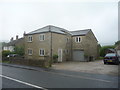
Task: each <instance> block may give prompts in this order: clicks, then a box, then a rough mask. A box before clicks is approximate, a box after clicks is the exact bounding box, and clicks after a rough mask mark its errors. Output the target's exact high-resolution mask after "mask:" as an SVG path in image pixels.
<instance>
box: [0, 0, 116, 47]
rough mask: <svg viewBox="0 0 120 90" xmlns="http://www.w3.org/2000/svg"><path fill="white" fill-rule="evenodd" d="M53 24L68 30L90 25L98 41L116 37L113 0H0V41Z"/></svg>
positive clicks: (112, 39) (108, 42)
mask: <svg viewBox="0 0 120 90" xmlns="http://www.w3.org/2000/svg"><path fill="white" fill-rule="evenodd" d="M47 25H54V26H57V27H61V28H64V29H67V30H69V31H74V30H84V29H92V31H93V33H94V34H95V36H96V38H97V40H98V43H99V44H101V45H112V44H114V43H115V42H116V41H118V1H117V0H104V1H103V0H100V1H97V0H85V1H83V0H43V1H42V0H18V1H17V0H16V1H15V0H1V1H0V41H9V40H10V39H11V37H14V39H15V37H16V35H18V36H19V37H22V36H23V33H24V31H25V32H26V33H28V32H31V31H34V30H36V29H39V28H42V27H44V26H47Z"/></svg>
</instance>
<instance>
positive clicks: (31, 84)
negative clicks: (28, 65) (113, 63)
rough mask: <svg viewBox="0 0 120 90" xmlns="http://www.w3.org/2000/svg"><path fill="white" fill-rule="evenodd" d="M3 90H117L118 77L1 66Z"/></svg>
mask: <svg viewBox="0 0 120 90" xmlns="http://www.w3.org/2000/svg"><path fill="white" fill-rule="evenodd" d="M0 77H2V79H3V82H2V86H3V88H44V89H46V88H118V77H117V76H109V75H99V74H89V73H83V72H72V71H65V70H47V71H46V70H42V69H40V71H37V70H28V69H23V68H16V67H9V66H2V75H0Z"/></svg>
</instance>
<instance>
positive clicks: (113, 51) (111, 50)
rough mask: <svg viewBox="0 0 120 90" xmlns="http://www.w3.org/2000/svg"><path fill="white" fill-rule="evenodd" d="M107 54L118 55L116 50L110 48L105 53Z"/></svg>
mask: <svg viewBox="0 0 120 90" xmlns="http://www.w3.org/2000/svg"><path fill="white" fill-rule="evenodd" d="M105 53H106V54H107V53H116V51H115V49H113V48H108V49H107V50H106V51H105Z"/></svg>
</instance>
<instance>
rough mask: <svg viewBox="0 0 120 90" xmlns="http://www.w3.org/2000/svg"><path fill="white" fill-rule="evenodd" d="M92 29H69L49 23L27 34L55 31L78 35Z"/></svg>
mask: <svg viewBox="0 0 120 90" xmlns="http://www.w3.org/2000/svg"><path fill="white" fill-rule="evenodd" d="M90 30H91V29H85V30H77V31H68V30H66V29H64V28H60V27H56V26H53V25H48V26H45V27H43V28H40V29H37V30H35V31H32V32H30V33H27V34H26V35H32V34H39V33H45V32H55V33H59V34H66V33H69V34H71V35H73V36H76V35H86V34H87V33H88V32H89V31H90Z"/></svg>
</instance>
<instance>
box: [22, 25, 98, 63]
mask: <svg viewBox="0 0 120 90" xmlns="http://www.w3.org/2000/svg"><path fill="white" fill-rule="evenodd" d="M24 39H25V58H27V59H45V58H48V59H49V60H52V57H53V56H54V55H58V62H62V61H68V60H74V61H88V60H92V59H95V58H97V56H98V41H97V39H96V37H95V36H94V34H93V32H92V30H91V29H86V30H77V31H68V30H66V29H63V28H60V27H56V26H52V25H48V26H45V27H43V28H40V29H38V30H35V31H32V32H30V33H27V34H25V35H24Z"/></svg>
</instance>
